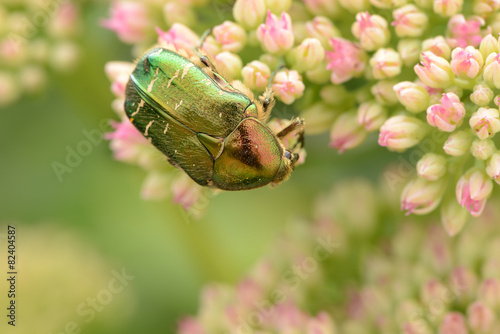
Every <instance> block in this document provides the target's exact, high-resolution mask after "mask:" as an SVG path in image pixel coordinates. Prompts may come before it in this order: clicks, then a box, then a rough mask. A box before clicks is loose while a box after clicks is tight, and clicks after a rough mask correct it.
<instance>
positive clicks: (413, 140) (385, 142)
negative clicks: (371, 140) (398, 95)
mask: <svg viewBox="0 0 500 334" xmlns="http://www.w3.org/2000/svg"><path fill="white" fill-rule="evenodd" d="M425 135H426V129H425V123H424V122H422V121H421V120H419V119H417V118H414V117H410V116H402V115H401V116H393V117H391V118H389V119H388V120H387V121H386V122H385V123H384V125H382V127H381V128H380V135H379V138H378V144H379V145H380V146H387V148H388V149H389V150H391V151H397V152H403V151H405V150H406V149H408V148H410V147H412V146H415V145H417V144H418V143H419V142H420V141H421V140H422V139H423V138H424V137H425Z"/></svg>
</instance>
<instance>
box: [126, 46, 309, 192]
mask: <svg viewBox="0 0 500 334" xmlns="http://www.w3.org/2000/svg"><path fill="white" fill-rule="evenodd" d="M191 59H193V61H192V60H190V59H188V58H187V55H185V56H182V55H180V54H178V53H176V52H173V51H171V50H168V49H165V48H155V49H152V50H150V51H148V52H147V53H146V54H145V55H144V56H143V57H142V58H140V59H139V60H138V62H137V65H136V68H135V69H134V71H133V72H132V74H131V75H130V79H129V81H128V84H127V87H126V100H125V111H126V113H127V116H128V117H129V119H130V121H131V122H132V123H133V124H134V126H135V127H136V128H137V129H138V130H139V131H140V132H141V133H142V134H143V135H144V136H145V137H146V138H147V139H148V140H149V141H150V142H151V143H152V144H153V145H154V146H155V147H156V148H157V149H159V150H160V151H161V152H162V153H163V154H165V155H166V156H167V158H168V161H169V162H170V163H171V164H173V165H174V166H176V167H179V168H181V169H182V170H184V171H185V172H186V173H187V174H188V175H189V176H190V177H191V178H192V179H193V180H194V181H195V182H196V183H198V184H199V185H201V186H209V187H214V188H218V189H222V190H245V189H253V188H257V187H261V186H264V185H266V184H269V183H273V184H277V183H279V182H281V181H283V180H285V179H287V178H288V177H289V176H290V174H291V172H292V171H293V169H294V167H295V164H296V162H297V160H298V158H299V156H298V154H297V153H291V152H290V151H289V150H287V149H286V148H285V147H284V145H283V144H282V142H281V139H282V138H283V137H284V136H286V135H288V134H290V133H291V132H292V131H296V132H297V134H298V136H299V137H300V138H302V132H303V121H302V120H300V119H295V120H294V121H293V122H292V123H291V124H290V125H289V126H288V127H286V128H285V129H283V130H282V131H280V132H279V133H278V134H275V133H274V132H273V131H272V130H271V129H270V128H269V127H268V126H267V125H266V123H265V122H266V120H267V118H268V116H269V113H270V110H271V109H272V106H273V105H274V99H273V97H272V91H271V90H270V89H268V91H266V96H265V97H262V98H261V101H259V100H254V98H253V94H252V93H251V91H250V90H249V89H248V88H247V87H245V86H244V85H243V84H242V83H241V82H239V81H235V82H233V83H232V84H230V83H229V82H228V81H227V80H226V79H225V78H224V77H223V76H222V75H220V74H219V73H218V72H217V70H216V69H215V67H214V66H213V65H212V64H211V62H210V60H209V59H208V58H207V57H206V56H202V55H201V54H200V55H199V57H198V58H196V59H194V57H192V58H191ZM197 60H198V61H197ZM194 62H198V63H199V64H195V63H194Z"/></svg>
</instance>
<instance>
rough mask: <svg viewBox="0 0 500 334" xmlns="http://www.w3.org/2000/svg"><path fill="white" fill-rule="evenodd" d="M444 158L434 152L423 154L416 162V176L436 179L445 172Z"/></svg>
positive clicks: (431, 179)
mask: <svg viewBox="0 0 500 334" xmlns="http://www.w3.org/2000/svg"><path fill="white" fill-rule="evenodd" d="M446 167H447V166H446V158H445V157H443V156H442V155H439V154H435V153H427V154H425V155H424V156H423V157H422V158H421V159H420V160H419V161H418V163H417V173H418V176H420V177H422V178H424V179H427V180H429V181H436V180H438V179H440V178H441V177H442V176H443V175H444V174H445V173H446Z"/></svg>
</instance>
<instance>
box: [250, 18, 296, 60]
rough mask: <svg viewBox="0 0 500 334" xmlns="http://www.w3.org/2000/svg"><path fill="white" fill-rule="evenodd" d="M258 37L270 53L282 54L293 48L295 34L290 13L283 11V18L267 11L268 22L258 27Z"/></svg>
mask: <svg viewBox="0 0 500 334" xmlns="http://www.w3.org/2000/svg"><path fill="white" fill-rule="evenodd" d="M257 38H258V39H259V41H260V43H261V45H262V48H263V49H264V50H265V51H267V52H270V53H275V54H280V53H283V52H285V51H287V50H289V49H291V48H292V46H293V42H294V35H293V31H292V20H291V18H290V15H288V14H287V13H285V12H283V13H282V14H281V18H280V19H278V18H277V17H276V15H274V14H272V13H271V11H270V10H268V11H267V18H266V23H265V24H261V25H260V26H259V28H258V29H257Z"/></svg>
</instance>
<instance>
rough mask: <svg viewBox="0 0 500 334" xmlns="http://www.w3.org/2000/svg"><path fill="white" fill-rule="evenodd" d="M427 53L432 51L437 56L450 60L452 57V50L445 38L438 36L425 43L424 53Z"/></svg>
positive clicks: (423, 46) (423, 44)
mask: <svg viewBox="0 0 500 334" xmlns="http://www.w3.org/2000/svg"><path fill="white" fill-rule="evenodd" d="M425 51H430V52H432V53H434V54H435V55H436V56H438V57H441V58H444V59H450V57H451V48H450V46H449V45H448V43H447V42H446V40H445V39H444V37H443V36H437V37H434V38H429V39H426V40H425V41H423V42H422V52H425Z"/></svg>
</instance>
